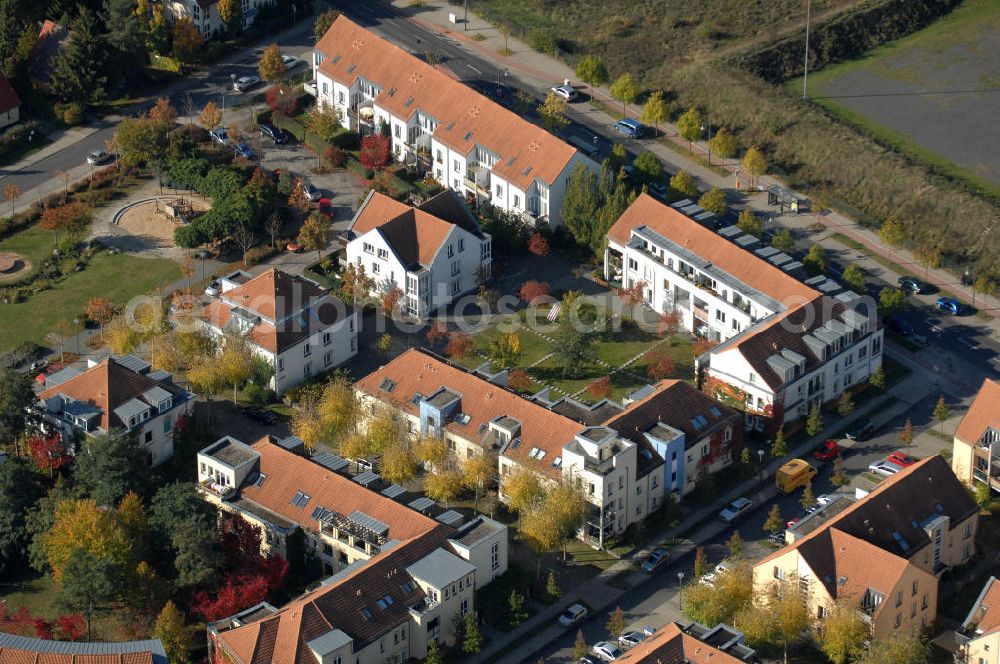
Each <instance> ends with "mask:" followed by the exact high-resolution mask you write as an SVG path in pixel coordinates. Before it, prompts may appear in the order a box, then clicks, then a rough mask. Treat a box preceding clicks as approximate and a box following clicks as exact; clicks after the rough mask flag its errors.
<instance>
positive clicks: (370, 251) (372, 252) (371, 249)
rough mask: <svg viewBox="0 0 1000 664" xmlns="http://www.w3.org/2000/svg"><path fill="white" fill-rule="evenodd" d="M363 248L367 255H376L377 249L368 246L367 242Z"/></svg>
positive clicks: (363, 244)
mask: <svg viewBox="0 0 1000 664" xmlns="http://www.w3.org/2000/svg"><path fill="white" fill-rule="evenodd" d="M361 248H362V249H363V250H364V252H365V253H366V254H374V253H375V247H374V246H373V245H371V244H368V243H367V242H364V243H362V245H361Z"/></svg>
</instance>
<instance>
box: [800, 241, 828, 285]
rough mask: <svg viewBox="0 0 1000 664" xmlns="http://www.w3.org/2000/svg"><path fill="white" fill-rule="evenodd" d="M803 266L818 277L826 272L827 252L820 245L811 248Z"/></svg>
mask: <svg viewBox="0 0 1000 664" xmlns="http://www.w3.org/2000/svg"><path fill="white" fill-rule="evenodd" d="M802 264H803V265H804V266H805V268H806V272H808V273H809V274H810V275H812V276H814V277H815V276H817V275H820V274H823V273H824V272H826V251H825V250H824V249H823V247H821V246H820V245H818V244H814V245H813V246H811V247H809V251H808V252H807V253H806V255H805V258H803V259H802Z"/></svg>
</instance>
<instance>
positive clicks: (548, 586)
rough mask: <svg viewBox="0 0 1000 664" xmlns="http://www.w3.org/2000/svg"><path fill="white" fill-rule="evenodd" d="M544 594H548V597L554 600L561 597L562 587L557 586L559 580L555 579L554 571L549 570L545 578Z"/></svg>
mask: <svg viewBox="0 0 1000 664" xmlns="http://www.w3.org/2000/svg"><path fill="white" fill-rule="evenodd" d="M545 594H546V595H548V596H549V599H551V600H552V601H555V600H557V599H559V598H560V597H562V594H563V592H562V588H560V587H559V582H558V581H556V573H555V572H549V578H547V579H546V580H545Z"/></svg>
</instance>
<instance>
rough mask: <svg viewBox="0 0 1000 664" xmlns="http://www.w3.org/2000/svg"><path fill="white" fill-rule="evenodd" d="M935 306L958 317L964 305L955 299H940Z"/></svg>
mask: <svg viewBox="0 0 1000 664" xmlns="http://www.w3.org/2000/svg"><path fill="white" fill-rule="evenodd" d="M934 306H935V307H937V308H938V309H940V310H941V311H943V312H945V313H948V314H951V315H952V316H957V315H958V314H959V313H960V312H961V311H962V303H961V302H959V301H958V300H956V299H955V298H953V297H939V298H938V299H937V301H936V302H935V303H934Z"/></svg>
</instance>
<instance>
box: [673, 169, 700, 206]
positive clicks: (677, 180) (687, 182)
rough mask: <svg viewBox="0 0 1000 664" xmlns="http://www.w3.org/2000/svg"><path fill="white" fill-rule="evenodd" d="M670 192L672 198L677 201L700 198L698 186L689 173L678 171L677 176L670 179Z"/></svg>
mask: <svg viewBox="0 0 1000 664" xmlns="http://www.w3.org/2000/svg"><path fill="white" fill-rule="evenodd" d="M670 190H671V198H673V199H675V200H681V199H682V198H690V199H695V198H697V197H698V185H697V183H695V181H694V177H692V175H691V174H690V173H688V172H687V171H677V174H676V175H674V176H673V177H672V178H670Z"/></svg>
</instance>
